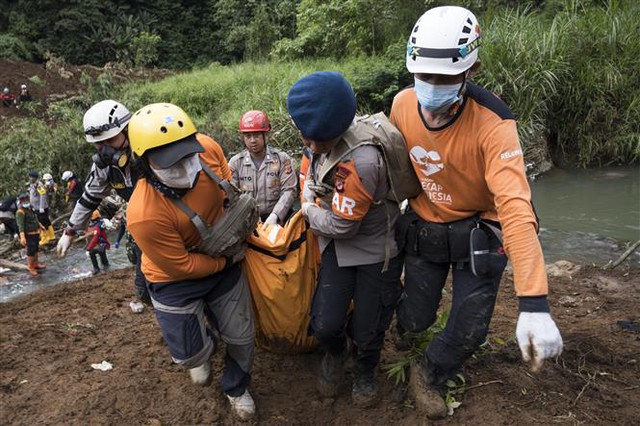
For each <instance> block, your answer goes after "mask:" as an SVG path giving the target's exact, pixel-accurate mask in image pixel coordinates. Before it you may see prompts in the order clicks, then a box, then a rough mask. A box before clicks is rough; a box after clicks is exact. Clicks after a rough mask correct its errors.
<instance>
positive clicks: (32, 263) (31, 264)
mask: <svg viewBox="0 0 640 426" xmlns="http://www.w3.org/2000/svg"><path fill="white" fill-rule="evenodd" d="M27 268H28V269H29V274H30V275H31V276H34V277H35V276H36V275H38V271H37V270H36V259H35V256H27Z"/></svg>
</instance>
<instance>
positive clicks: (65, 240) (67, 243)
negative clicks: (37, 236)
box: [56, 232, 73, 257]
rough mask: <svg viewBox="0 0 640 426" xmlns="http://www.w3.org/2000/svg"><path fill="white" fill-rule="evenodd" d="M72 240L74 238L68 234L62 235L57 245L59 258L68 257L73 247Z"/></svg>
mask: <svg viewBox="0 0 640 426" xmlns="http://www.w3.org/2000/svg"><path fill="white" fill-rule="evenodd" d="M72 238H73V237H72V236H71V235H69V234H67V233H66V232H63V233H62V236H61V237H60V239H59V240H58V244H57V245H56V253H57V254H58V256H59V257H64V256H66V254H67V251H68V250H69V247H71V240H72Z"/></svg>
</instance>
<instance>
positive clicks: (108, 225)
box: [102, 217, 113, 230]
mask: <svg viewBox="0 0 640 426" xmlns="http://www.w3.org/2000/svg"><path fill="white" fill-rule="evenodd" d="M102 223H103V224H104V227H105V228H106V229H108V230H112V229H113V222H111V221H110V220H109V219H107V218H106V217H105V218H104V219H102Z"/></svg>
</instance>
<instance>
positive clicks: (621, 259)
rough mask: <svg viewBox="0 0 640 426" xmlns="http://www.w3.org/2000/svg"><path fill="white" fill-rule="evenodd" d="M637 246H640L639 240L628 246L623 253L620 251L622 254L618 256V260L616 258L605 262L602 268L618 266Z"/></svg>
mask: <svg viewBox="0 0 640 426" xmlns="http://www.w3.org/2000/svg"><path fill="white" fill-rule="evenodd" d="M638 246H640V240H638V241H636V242H635V243H634V244H633V245H632V246H631V247H629V248H628V249H627V250H626V251H625V252H624V253H622V255H621V256H620V257H619V258H618V260H616V261H615V262H609V263H607V264H606V265H604V266H603V267H602V269H613V268H615V267H616V266H618V265H619V264H621V263H622V262H624V260H625V259H626V258H627V257H629V256H630V255H631V253H633V251H634V250H635V249H637V248H638Z"/></svg>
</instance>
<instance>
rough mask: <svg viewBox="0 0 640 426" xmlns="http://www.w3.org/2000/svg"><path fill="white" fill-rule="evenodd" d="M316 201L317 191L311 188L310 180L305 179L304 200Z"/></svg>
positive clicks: (306, 201)
mask: <svg viewBox="0 0 640 426" xmlns="http://www.w3.org/2000/svg"><path fill="white" fill-rule="evenodd" d="M315 201H316V193H315V192H313V191H312V190H311V189H309V180H308V179H305V181H304V185H303V186H302V202H303V203H314V202H315Z"/></svg>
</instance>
